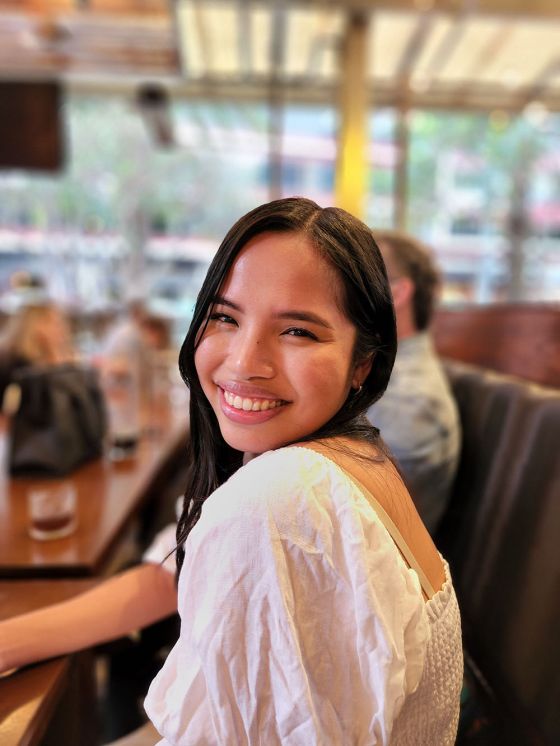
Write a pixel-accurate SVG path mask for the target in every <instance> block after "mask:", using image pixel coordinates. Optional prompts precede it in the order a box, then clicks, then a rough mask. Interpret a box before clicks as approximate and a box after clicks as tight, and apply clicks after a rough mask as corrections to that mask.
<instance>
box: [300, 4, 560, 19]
mask: <svg viewBox="0 0 560 746" xmlns="http://www.w3.org/2000/svg"><path fill="white" fill-rule="evenodd" d="M286 3H287V5H292V6H294V5H299V6H301V7H305V6H310V5H312V6H314V7H317V6H328V7H330V8H346V9H347V10H351V11H362V12H363V11H375V10H392V11H395V10H403V11H404V10H406V11H421V10H427V9H428V10H432V11H434V12H438V13H450V14H452V15H456V14H459V13H461V11H462V9H463V5H464V0H286ZM475 12H476V13H477V14H478V15H493V16H517V17H523V18H534V19H538V18H560V3H559V2H558V0H478V2H476V11H475Z"/></svg>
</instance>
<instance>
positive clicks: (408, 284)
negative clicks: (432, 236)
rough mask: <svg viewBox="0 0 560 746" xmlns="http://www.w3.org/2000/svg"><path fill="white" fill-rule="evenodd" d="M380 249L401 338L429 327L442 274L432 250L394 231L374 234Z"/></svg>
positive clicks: (374, 232) (375, 231) (379, 231)
mask: <svg viewBox="0 0 560 746" xmlns="http://www.w3.org/2000/svg"><path fill="white" fill-rule="evenodd" d="M373 234H374V236H375V240H376V241H377V244H378V245H379V248H380V249H381V253H382V255H383V259H384V260H385V265H386V267H387V273H388V275H389V282H390V285H391V292H392V294H393V302H394V305H395V314H396V317H397V331H398V335H399V337H400V338H401V339H404V338H406V337H410V336H412V335H413V334H416V333H417V332H420V331H424V330H425V329H427V328H428V326H429V325H430V322H431V319H432V315H433V312H434V309H435V306H436V302H437V298H438V291H439V287H440V279H441V278H440V274H439V271H438V269H437V267H436V265H435V262H434V259H433V255H432V253H431V251H430V249H429V248H428V247H427V246H425V245H424V244H422V243H421V242H420V241H418V240H417V239H415V238H413V237H412V236H409V235H407V234H406V233H402V232H400V231H394V230H375V229H374V231H373Z"/></svg>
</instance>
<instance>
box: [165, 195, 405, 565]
mask: <svg viewBox="0 0 560 746" xmlns="http://www.w3.org/2000/svg"><path fill="white" fill-rule="evenodd" d="M269 232H273V233H274V232H276V233H298V234H304V235H305V236H306V237H307V238H308V239H309V240H310V242H311V243H312V245H313V246H314V247H315V248H316V250H317V252H318V253H319V254H320V256H322V257H323V258H324V259H325V260H326V261H327V262H328V263H329V264H330V265H331V266H332V267H334V269H335V270H336V272H337V274H338V276H339V277H340V280H341V284H342V287H343V304H344V310H345V312H346V315H347V316H348V318H349V319H350V320H351V321H352V322H353V323H354V324H355V326H356V330H357V335H356V343H355V347H354V362H359V361H362V360H365V359H366V358H368V357H369V356H370V355H373V364H372V367H371V371H370V373H369V374H368V376H367V378H366V379H365V381H364V382H363V384H362V388H361V389H360V390H359V391H351V392H350V394H349V395H348V398H347V399H346V401H345V402H344V404H343V406H342V407H341V408H340V409H339V411H338V412H337V413H336V414H335V415H334V416H333V417H332V418H331V419H330V420H329V421H328V422H326V423H325V424H324V425H322V426H321V427H320V428H319V429H318V430H316V431H315V432H313V433H309V434H308V435H307V436H306V437H305V438H299V440H313V439H317V438H328V437H332V436H337V435H338V436H340V435H344V436H350V437H353V438H359V439H363V440H364V439H365V440H369V441H371V442H376V441H377V439H378V437H379V436H378V432H377V430H376V429H375V428H373V427H372V426H371V425H370V424H369V422H368V421H367V419H366V417H365V415H364V413H365V411H366V409H367V408H368V407H369V406H371V405H372V404H373V402H375V401H376V400H377V399H379V397H380V396H381V394H382V393H383V392H384V391H385V388H386V386H387V383H388V381H389V376H390V373H391V369H392V367H393V363H394V360H395V354H396V350H397V334H396V326H395V316H394V311H393V304H392V300H391V293H390V290H389V283H388V280H387V274H386V272H385V265H384V263H383V259H382V258H381V254H380V252H379V249H378V247H377V244H376V243H375V240H374V238H373V234H372V232H371V231H370V229H369V228H368V227H367V226H366V225H364V223H362V222H361V221H360V220H358V219H357V218H355V217H353V216H352V215H350V214H349V213H347V212H346V211H345V210H341V209H338V208H335V207H327V208H321V207H319V205H317V204H316V203H315V202H312V201H311V200H309V199H304V198H302V197H291V198H288V199H280V200H275V201H273V202H269V203H268V204H265V205H261V206H260V207H257V208H255V209H254V210H252V211H251V212H249V213H247V215H245V216H243V217H242V218H241V219H240V220H238V221H237V222H236V223H235V225H234V226H233V227H232V228H231V229H230V230H229V232H228V233H227V235H226V237H225V238H224V240H223V241H222V243H221V245H220V247H219V249H218V251H217V253H216V255H215V257H214V259H213V261H212V264H211V265H210V268H209V270H208V273H207V275H206V279H205V280H204V283H203V285H202V288H201V290H200V293H199V295H198V299H197V302H196V306H195V309H194V315H193V319H192V322H191V325H190V327H189V331H188V332H187V336H186V337H185V341H184V342H183V346H182V347H181V352H180V354H179V368H180V371H181V375H182V377H183V380H184V381H185V383H186V384H187V386H188V387H189V388H190V393H191V397H190V427H191V431H190V444H189V464H190V471H189V478H188V484H187V489H186V492H185V497H184V502H183V512H182V515H181V518H180V519H179V524H178V527H177V547H178V549H177V566H178V569H180V568H181V565H182V562H183V558H184V542H185V539H186V538H187V536H188V534H189V532H190V531H191V529H192V528H193V526H194V525H195V523H196V522H197V520H198V519H199V517H200V513H201V510H202V505H203V503H204V500H205V499H206V497H208V495H210V494H211V493H212V492H213V491H214V490H215V489H216V488H217V487H219V486H220V485H221V484H223V483H224V482H225V481H226V480H227V479H228V478H229V477H230V476H231V475H232V474H233V473H234V472H235V471H236V470H237V469H238V468H239V467H240V466H241V463H242V459H243V454H242V453H241V452H240V451H237V450H235V449H233V448H231V447H230V446H229V445H228V444H227V443H226V442H225V440H224V439H223V437H222V435H221V432H220V428H219V426H218V421H217V419H216V416H215V415H214V412H213V410H212V407H211V406H210V403H209V402H208V400H207V398H206V396H205V395H204V392H203V390H202V386H201V384H200V381H199V378H198V374H197V371H196V366H195V361H194V358H195V352H196V348H197V344H198V342H199V341H200V339H201V337H202V333H201V331H203V330H204V325H205V323H206V319H207V317H208V313H209V310H210V307H211V305H212V303H213V301H214V298H215V297H216V296H217V295H218V294H219V290H220V288H221V286H222V284H223V283H224V281H225V279H226V276H227V274H228V272H229V270H230V269H231V267H232V265H233V263H234V261H235V259H236V257H237V256H238V254H239V253H240V251H241V250H242V249H243V247H244V246H245V245H246V244H247V243H248V242H249V241H250V240H251V239H252V238H253V237H254V236H257V235H260V234H262V233H269Z"/></svg>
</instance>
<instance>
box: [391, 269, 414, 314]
mask: <svg viewBox="0 0 560 746" xmlns="http://www.w3.org/2000/svg"><path fill="white" fill-rule="evenodd" d="M391 295H392V296H393V304H394V306H395V309H396V310H398V309H400V308H402V307H403V306H407V305H409V304H410V303H412V296H413V295H414V283H413V282H412V280H411V279H410V277H398V278H396V279H394V280H392V281H391Z"/></svg>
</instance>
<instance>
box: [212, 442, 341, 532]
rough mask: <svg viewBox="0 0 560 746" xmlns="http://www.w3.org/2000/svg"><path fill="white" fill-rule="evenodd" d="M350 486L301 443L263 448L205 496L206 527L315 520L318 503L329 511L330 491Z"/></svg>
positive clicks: (321, 456) (327, 463)
mask: <svg viewBox="0 0 560 746" xmlns="http://www.w3.org/2000/svg"><path fill="white" fill-rule="evenodd" d="M344 483H346V486H347V488H348V490H350V489H351V484H350V482H349V481H348V480H346V477H345V475H344V474H343V473H342V472H340V470H339V469H338V467H337V466H336V464H335V463H334V462H332V461H330V460H329V459H328V458H326V457H325V456H323V455H322V454H320V453H318V452H317V451H314V450H312V449H311V448H307V447H305V448H304V447H302V446H286V447H283V448H279V449H277V450H274V451H267V452H266V453H263V454H261V455H259V456H257V457H255V458H253V459H252V460H251V461H249V462H248V463H247V464H245V465H244V466H242V467H241V468H240V469H238V470H237V471H236V472H235V473H234V474H233V475H232V476H231V477H230V478H229V479H228V480H227V482H225V483H224V484H223V485H221V486H220V487H219V488H218V489H217V490H216V491H215V492H214V493H213V494H212V495H211V496H210V498H208V500H206V502H205V504H204V507H203V515H202V517H203V519H204V522H205V523H206V526H210V525H211V524H221V525H224V523H227V524H231V523H232V522H236V521H237V519H239V520H240V521H241V522H245V523H251V524H253V525H255V524H256V523H262V522H267V521H270V520H271V519H272V520H273V522H274V523H276V524H279V523H282V524H283V523H285V522H286V521H289V523H292V522H293V517H294V516H298V519H299V520H303V518H304V517H305V523H308V522H310V521H311V522H313V516H316V515H317V507H318V506H321V507H322V508H323V509H326V510H327V511H328V512H330V510H331V506H330V503H331V497H332V494H333V490H339V489H340V487H341V486H343V484H344Z"/></svg>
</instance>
